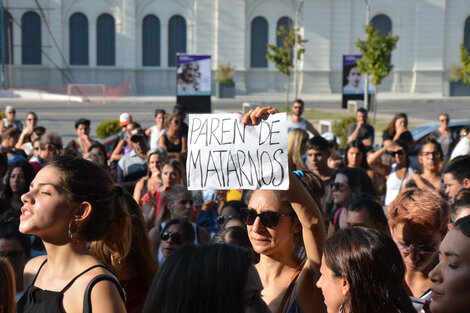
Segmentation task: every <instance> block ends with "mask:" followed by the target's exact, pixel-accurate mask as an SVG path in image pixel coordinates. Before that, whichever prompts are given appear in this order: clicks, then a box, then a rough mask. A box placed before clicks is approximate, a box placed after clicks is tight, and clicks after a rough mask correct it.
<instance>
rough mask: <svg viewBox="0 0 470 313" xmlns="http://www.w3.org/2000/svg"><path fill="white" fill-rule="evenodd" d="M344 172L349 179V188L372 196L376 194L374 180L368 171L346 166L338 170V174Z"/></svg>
mask: <svg viewBox="0 0 470 313" xmlns="http://www.w3.org/2000/svg"><path fill="white" fill-rule="evenodd" d="M338 174H343V175H344V176H346V178H347V179H348V186H349V188H351V189H353V190H355V191H356V193H358V192H365V193H368V194H370V195H372V196H374V197H375V196H376V193H375V188H374V185H373V183H372V180H371V179H370V177H369V176H368V175H367V173H366V171H364V170H363V169H362V168H357V167H345V168H342V169H340V170H339V171H338V172H336V175H338Z"/></svg>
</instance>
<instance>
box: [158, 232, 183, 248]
mask: <svg viewBox="0 0 470 313" xmlns="http://www.w3.org/2000/svg"><path fill="white" fill-rule="evenodd" d="M160 239H161V240H163V241H168V240H170V239H171V241H172V242H173V243H176V244H177V245H180V244H182V243H183V240H182V238H181V234H180V233H172V232H171V231H167V230H165V231H164V232H163V233H162V234H161V235H160Z"/></svg>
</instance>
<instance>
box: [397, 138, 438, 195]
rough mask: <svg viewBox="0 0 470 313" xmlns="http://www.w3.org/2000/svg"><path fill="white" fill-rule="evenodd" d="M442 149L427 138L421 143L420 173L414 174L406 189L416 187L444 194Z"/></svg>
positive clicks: (419, 156) (435, 142) (432, 139)
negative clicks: (421, 167) (421, 168)
mask: <svg viewBox="0 0 470 313" xmlns="http://www.w3.org/2000/svg"><path fill="white" fill-rule="evenodd" d="M442 156H443V153H442V149H441V145H440V144H439V142H437V141H436V139H434V138H427V139H425V140H424V141H423V142H422V143H421V149H420V151H419V155H418V162H419V163H420V164H421V165H422V166H423V172H422V173H420V174H419V173H416V174H415V175H413V177H412V178H411V180H410V181H409V183H408V184H406V187H407V188H408V187H418V188H423V189H430V190H434V191H437V192H438V193H440V194H441V195H443V194H444V190H445V185H443V183H442V179H441V162H442Z"/></svg>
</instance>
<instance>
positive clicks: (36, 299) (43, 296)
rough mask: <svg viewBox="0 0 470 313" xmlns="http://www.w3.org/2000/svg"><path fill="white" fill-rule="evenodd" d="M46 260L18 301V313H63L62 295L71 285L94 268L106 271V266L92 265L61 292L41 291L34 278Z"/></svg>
mask: <svg viewBox="0 0 470 313" xmlns="http://www.w3.org/2000/svg"><path fill="white" fill-rule="evenodd" d="M46 262H47V259H46V260H44V262H43V263H42V264H41V266H40V267H39V270H38V272H37V273H36V276H34V279H33V282H32V283H31V285H30V286H29V287H28V289H26V292H25V293H24V294H23V296H22V297H21V299H20V300H19V301H18V313H21V312H24V313H35V312H38V313H65V310H64V305H63V303H62V300H63V298H64V293H65V292H66V291H67V290H68V289H69V288H70V286H72V284H73V283H74V282H75V281H76V280H77V279H78V278H79V277H80V276H82V275H83V274H85V273H86V272H88V271H90V270H92V269H94V268H96V267H103V268H105V269H107V267H106V266H104V265H101V264H97V265H93V266H91V267H89V268H87V269H86V270H84V271H83V272H81V273H80V274H78V275H77V276H75V277H74V278H73V279H72V280H71V281H70V282H69V283H68V284H67V285H66V286H65V287H64V288H63V289H62V290H61V291H59V292H57V291H50V290H42V289H40V288H38V287H36V286H34V283H35V282H36V278H37V277H38V275H39V272H40V271H41V269H42V267H43V266H44V264H46Z"/></svg>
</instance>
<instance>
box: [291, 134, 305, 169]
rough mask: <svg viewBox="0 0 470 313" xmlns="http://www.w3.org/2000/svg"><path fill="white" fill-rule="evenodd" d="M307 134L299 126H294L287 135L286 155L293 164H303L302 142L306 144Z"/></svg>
mask: <svg viewBox="0 0 470 313" xmlns="http://www.w3.org/2000/svg"><path fill="white" fill-rule="evenodd" d="M307 140H308V134H307V132H306V131H305V130H303V129H301V128H295V129H293V130H291V131H290V132H289V134H288V135H287V155H288V156H289V158H291V159H292V161H293V162H294V163H295V164H298V165H303V164H304V162H303V161H302V151H301V149H302V144H303V145H305V147H306V144H307Z"/></svg>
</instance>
